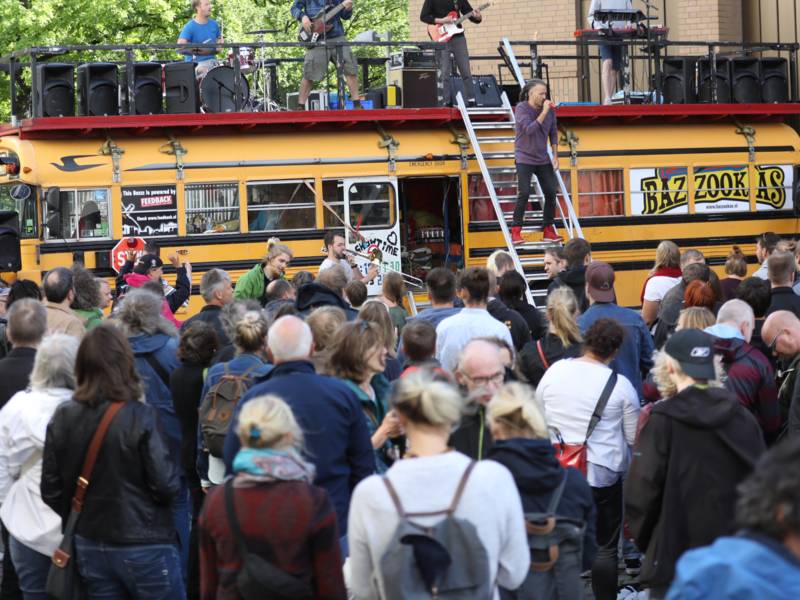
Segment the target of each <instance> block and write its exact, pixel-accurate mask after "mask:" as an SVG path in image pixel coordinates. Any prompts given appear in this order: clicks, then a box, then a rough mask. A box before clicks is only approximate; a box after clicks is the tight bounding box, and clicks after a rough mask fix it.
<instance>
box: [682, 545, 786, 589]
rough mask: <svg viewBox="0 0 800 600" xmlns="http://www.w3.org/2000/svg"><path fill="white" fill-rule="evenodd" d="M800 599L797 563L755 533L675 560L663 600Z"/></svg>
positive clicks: (695, 551)
mask: <svg viewBox="0 0 800 600" xmlns="http://www.w3.org/2000/svg"><path fill="white" fill-rule="evenodd" d="M706 598H714V599H715V600H725V599H726V598H758V600H792V599H796V598H800V561H799V560H798V559H797V557H795V556H794V555H793V554H792V553H790V552H789V550H788V549H787V548H786V547H785V546H784V545H783V544H781V543H780V542H778V541H776V540H773V539H770V538H767V537H765V536H760V535H756V534H752V533H751V534H747V533H746V534H740V535H738V536H737V537H721V538H718V539H717V541H715V542H714V543H713V544H712V545H710V546H706V547H704V548H697V549H695V550H690V551H689V552H686V553H685V554H684V555H683V556H682V557H681V559H680V560H679V561H678V567H677V570H676V573H675V579H674V580H673V582H672V587H671V588H670V589H669V594H668V595H667V600H695V599H696V600H700V599H703V600H705V599H706Z"/></svg>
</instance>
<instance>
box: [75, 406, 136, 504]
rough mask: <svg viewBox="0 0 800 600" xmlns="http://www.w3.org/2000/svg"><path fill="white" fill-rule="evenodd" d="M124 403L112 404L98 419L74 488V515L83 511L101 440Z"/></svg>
mask: <svg viewBox="0 0 800 600" xmlns="http://www.w3.org/2000/svg"><path fill="white" fill-rule="evenodd" d="M123 404H124V402H112V403H111V404H110V406H109V407H108V408H106V411H105V412H104V413H103V418H102V419H100V424H99V425H98V426H97V429H96V430H95V432H94V435H93V436H92V441H91V442H90V443H89V450H87V452H86V457H85V458H84V459H83V467H82V468H81V474H80V476H79V477H78V482H77V484H76V486H75V495H74V496H73V497H72V511H73V512H75V513H79V512H81V509H83V499H84V498H85V497H86V490H87V489H88V488H89V480H90V478H91V476H92V471H94V463H95V462H97V455H98V454H99V453H100V446H101V444H102V443H103V439H105V437H106V433H107V432H108V428H109V427H110V426H111V421H112V420H113V419H114V417H115V416H116V414H117V413H118V412H119V411H120V410H121V409H122V405H123Z"/></svg>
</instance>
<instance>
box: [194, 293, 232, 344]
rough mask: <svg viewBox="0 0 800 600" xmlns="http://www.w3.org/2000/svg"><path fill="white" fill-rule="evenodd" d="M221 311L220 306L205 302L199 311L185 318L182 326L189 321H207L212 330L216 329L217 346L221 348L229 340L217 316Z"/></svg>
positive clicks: (228, 342)
mask: <svg viewBox="0 0 800 600" xmlns="http://www.w3.org/2000/svg"><path fill="white" fill-rule="evenodd" d="M221 313H222V307H221V306H215V305H213V304H206V305H205V306H204V307H203V308H201V309H200V312H199V313H197V314H196V315H195V316H193V317H191V318H190V319H186V321H185V322H184V324H183V326H184V327H186V326H187V325H189V324H190V323H194V322H195V321H203V322H204V323H208V324H209V325H211V326H212V327H213V328H214V331H216V333H217V348H222V347H224V346H227V345H228V344H230V343H231V340H230V339H229V338H228V334H227V333H225V328H224V327H223V326H222V321H221V320H220V318H219V317H220V314H221Z"/></svg>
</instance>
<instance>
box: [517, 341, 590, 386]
mask: <svg viewBox="0 0 800 600" xmlns="http://www.w3.org/2000/svg"><path fill="white" fill-rule="evenodd" d="M539 341H540V342H541V344H542V352H543V353H544V357H545V359H547V365H548V367H550V366H552V365H553V363H554V362H556V361H558V360H561V359H562V358H577V357H579V356H580V355H581V349H582V346H581V344H578V343H575V344H572V345H571V346H568V347H566V348H565V347H564V344H563V342H562V341H561V338H559V337H558V336H557V335H555V334H553V333H548V334H547V335H546V336H544V337H543V338H542V339H541V340H539ZM536 344H537V343H536V342H528V343H527V344H525V347H524V348H523V349H522V351H521V352H520V353H519V355H518V356H517V370H518V371H519V373H521V374H522V376H523V377H524V378H525V379H526V380H527V381H528V383H530V384H531V385H532V386H534V387H535V386H537V385H539V382H540V381H541V380H542V377H544V372H545V371H546V370H547V368H546V367H545V366H544V364H543V363H542V357H541V356H539V349H538V348H537V346H536Z"/></svg>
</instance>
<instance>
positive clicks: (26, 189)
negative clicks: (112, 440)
mask: <svg viewBox="0 0 800 600" xmlns="http://www.w3.org/2000/svg"><path fill="white" fill-rule="evenodd" d="M0 210H13V211H15V212H16V213H17V214H18V215H19V235H20V237H22V238H32V237H36V194H35V193H34V191H33V188H32V187H31V186H29V185H28V184H27V183H16V184H9V185H0Z"/></svg>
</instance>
